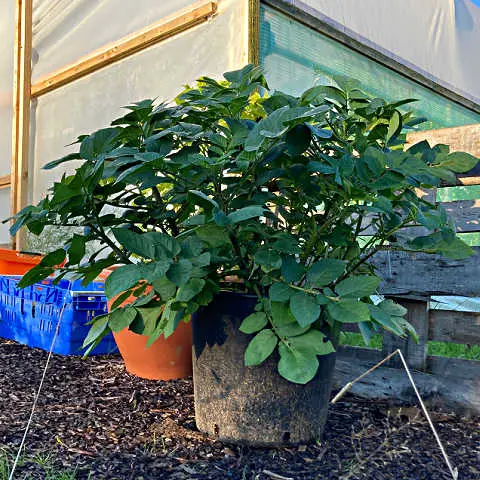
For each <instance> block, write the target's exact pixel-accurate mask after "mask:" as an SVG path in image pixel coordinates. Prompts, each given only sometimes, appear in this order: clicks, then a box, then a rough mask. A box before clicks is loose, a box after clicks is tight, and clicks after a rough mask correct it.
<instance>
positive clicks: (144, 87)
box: [30, 0, 247, 202]
mask: <svg viewBox="0 0 480 480" xmlns="http://www.w3.org/2000/svg"><path fill="white" fill-rule="evenodd" d="M100 3H102V2H100ZM159 3H163V2H159ZM246 5H247V2H246V1H238V0H231V1H220V2H219V9H218V13H217V15H216V16H215V17H214V18H213V19H211V20H209V21H208V22H206V23H203V24H201V25H199V26H197V27H194V28H193V29H190V30H188V31H185V32H183V33H180V34H178V35H175V36H174V37H171V38H170V39H168V40H165V41H163V42H161V43H159V44H157V45H154V46H152V47H150V48H148V49H146V50H144V51H142V52H139V53H137V54H135V55H133V56H131V57H129V58H126V59H124V60H122V61H120V62H117V63H115V64H113V65H110V66H108V67H106V68H103V69H101V70H99V71H97V72H95V73H93V74H91V75H88V76H86V77H84V78H81V79H79V80H77V81H75V82H73V83H71V84H69V85H66V86H64V87H62V88H59V89H58V90H55V91H52V92H50V93H47V94H46V95H43V96H41V97H39V98H38V99H37V100H36V101H35V102H33V103H32V119H33V121H32V123H33V136H32V141H33V142H34V152H33V155H32V158H31V166H30V171H31V172H35V174H34V175H33V178H32V177H30V181H31V188H30V192H31V198H30V201H34V202H37V201H39V200H40V199H41V198H42V197H43V196H44V195H45V193H46V191H47V189H48V188H49V187H50V186H51V185H52V183H53V181H54V180H56V179H58V178H59V177H60V176H61V174H62V168H56V169H54V170H48V171H47V170H42V167H43V165H45V163H47V162H49V161H51V160H54V159H56V158H59V157H61V156H63V155H66V154H67V153H69V152H70V151H72V150H73V149H75V148H77V147H76V146H73V147H67V148H65V145H67V144H70V143H71V142H72V141H74V140H75V139H76V138H77V137H78V135H80V134H85V133H90V132H92V131H93V130H95V129H98V128H103V127H105V126H108V125H109V123H110V121H112V120H113V119H114V118H115V117H117V116H120V115H121V114H122V109H121V107H122V105H128V104H130V103H132V102H136V101H138V100H142V99H145V98H158V101H159V102H160V101H164V100H165V101H171V100H172V99H173V98H174V97H175V96H176V95H177V94H178V93H179V92H180V91H181V89H182V86H183V85H184V84H186V83H189V82H193V81H194V80H195V79H196V78H198V77H199V76H202V75H210V76H214V77H216V78H221V75H222V73H223V72H225V71H227V70H233V69H236V68H241V67H242V66H243V65H244V64H245V63H246V62H247V48H246V45H247V42H246V39H247V33H246V27H247V22H246Z"/></svg>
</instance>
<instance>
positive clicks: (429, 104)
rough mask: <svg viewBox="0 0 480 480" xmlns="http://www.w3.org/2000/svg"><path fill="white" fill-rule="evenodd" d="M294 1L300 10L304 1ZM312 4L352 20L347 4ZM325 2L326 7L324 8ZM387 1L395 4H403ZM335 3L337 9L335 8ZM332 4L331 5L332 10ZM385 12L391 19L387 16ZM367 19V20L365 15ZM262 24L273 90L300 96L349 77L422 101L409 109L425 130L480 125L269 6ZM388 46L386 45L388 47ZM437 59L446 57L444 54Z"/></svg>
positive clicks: (371, 88) (380, 91) (470, 114)
mask: <svg viewBox="0 0 480 480" xmlns="http://www.w3.org/2000/svg"><path fill="white" fill-rule="evenodd" d="M279 3H289V2H279ZM293 3H295V5H297V6H298V5H299V3H300V2H293ZM310 3H311V4H315V5H316V6H317V7H319V8H320V7H322V8H324V10H323V11H322V12H324V11H327V12H328V13H330V14H332V15H335V16H336V17H337V19H339V20H342V21H343V22H347V20H348V18H350V17H345V18H343V17H342V18H340V17H341V13H339V12H341V11H343V10H342V9H341V8H340V5H343V6H344V9H345V3H346V2H342V1H340V2H315V1H314V0H311V1H310ZM324 3H325V5H323V4H324ZM337 3H338V4H337ZM357 3H362V4H363V3H369V2H366V1H365V2H363V1H361V2H357ZM357 3H355V5H357ZM370 3H371V2H370ZM379 3H381V2H379ZM388 3H389V4H390V3H391V4H392V5H394V4H396V3H398V2H388ZM406 3H408V2H406ZM426 3H430V2H426ZM440 3H442V2H440ZM320 4H322V5H320ZM333 4H336V5H337V6H336V7H335V8H333ZM327 5H331V6H332V10H331V11H330V10H329V9H328V8H327ZM349 5H351V2H349ZM365 7H366V6H365ZM305 8H307V7H305ZM352 8H353V10H354V11H356V10H357V7H352ZM312 13H315V12H312ZM317 13H318V15H319V16H321V15H323V13H322V14H321V13H320V12H317ZM383 14H384V15H386V16H387V14H386V13H385V12H383ZM362 15H363V14H361V13H360V12H357V15H356V16H360V17H361V16H362ZM410 15H411V13H410ZM363 16H364V17H365V15H363ZM411 16H412V17H414V16H415V15H411ZM388 18H389V17H388V16H387V17H386V19H387V20H388ZM372 21H373V20H372ZM377 21H378V18H377ZM347 23H348V22H347ZM387 23H388V21H387ZM260 25H261V35H260V58H261V63H262V65H263V66H264V67H265V70H266V75H267V79H268V80H269V83H270V86H271V87H273V88H276V89H278V90H283V91H286V92H288V93H294V94H297V93H299V92H301V91H303V90H304V89H306V88H309V87H311V86H313V85H314V84H331V83H332V82H334V77H335V76H336V75H340V76H347V77H350V78H354V79H357V80H359V81H360V84H361V88H362V89H363V90H364V91H366V92H367V93H368V94H370V95H372V96H375V97H381V98H386V99H387V100H398V99H404V98H414V99H417V100H418V102H417V103H415V104H413V107H410V106H409V109H412V110H414V112H415V113H416V114H417V115H418V116H422V117H426V118H427V119H428V120H429V121H428V122H425V123H424V124H422V127H421V128H423V129H432V128H442V127H454V126H459V125H466V124H472V123H478V122H480V115H479V114H478V113H476V112H474V111H472V110H470V109H468V108H465V107H464V106H462V105H459V104H458V103H455V102H453V101H451V100H449V99H448V98H445V97H444V96H441V95H439V94H438V93H435V92H434V91H433V90H431V89H429V88H426V87H423V86H421V85H420V84H419V83H416V82H414V81H413V80H411V79H409V78H407V76H405V75H402V74H400V73H398V72H395V71H393V70H391V69H390V68H388V67H387V66H385V65H383V64H382V63H380V62H377V61H375V60H374V59H372V58H369V57H368V56H366V55H364V54H362V53H361V52H359V51H357V50H355V49H353V48H350V47H349V46H346V45H344V44H342V43H340V42H339V41H337V40H335V39H333V38H331V37H329V36H327V35H325V34H322V33H321V32H319V31H317V30H315V29H314V28H311V27H310V26H307V25H305V24H303V23H301V22H299V21H298V20H297V19H296V18H293V17H292V16H291V15H288V14H286V13H282V12H281V11H279V10H278V9H275V8H271V7H270V6H268V5H264V6H262V9H261V23H260ZM383 27H385V25H383ZM338 28H341V26H339V27H338ZM385 28H386V27H385ZM418 28H420V27H418ZM414 31H415V30H414ZM418 41H420V39H418ZM387 43H388V42H386V41H385V42H384V44H387ZM418 45H419V46H418V47H417V46H415V47H412V45H410V49H411V50H424V46H420V45H423V44H418ZM390 46H392V45H390ZM438 55H439V56H440V57H441V54H438ZM475 62H477V60H476V59H475V61H472V63H475ZM432 68H433V66H432Z"/></svg>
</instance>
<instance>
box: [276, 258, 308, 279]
mask: <svg viewBox="0 0 480 480" xmlns="http://www.w3.org/2000/svg"><path fill="white" fill-rule="evenodd" d="M304 272H305V269H304V267H303V265H300V263H298V262H297V260H296V259H295V257H292V256H288V257H284V258H283V261H282V277H283V279H284V280H285V281H286V282H287V283H296V282H299V281H300V280H301V279H302V277H303V274H304Z"/></svg>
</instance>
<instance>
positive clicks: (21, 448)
mask: <svg viewBox="0 0 480 480" xmlns="http://www.w3.org/2000/svg"><path fill="white" fill-rule="evenodd" d="M65 306H66V302H65V301H64V302H63V305H62V308H61V309H60V315H59V317H58V322H57V326H56V327H55V332H54V334H53V339H52V343H51V345H50V350H49V352H48V357H47V362H46V364H45V368H44V369H43V374H42V378H41V380H40V385H39V386H38V390H37V393H36V395H35V397H34V400H33V405H32V411H31V412H30V417H29V419H28V422H27V426H26V427H25V432H24V433H23V438H22V441H21V442H20V447H19V448H18V452H17V456H16V457H15V461H14V462H13V465H12V471H11V472H10V475H9V477H8V480H13V474H14V473H15V469H16V468H17V465H18V461H19V459H20V455H21V453H22V450H23V446H24V445H25V440H26V439H27V435H28V431H29V429H30V425H31V424H32V420H33V414H34V413H35V409H36V408H37V402H38V398H39V397H40V392H41V391H42V387H43V382H44V380H45V376H46V374H47V370H48V365H49V364H50V359H51V358H52V352H53V347H54V346H55V341H56V340H57V336H58V331H59V330H60V322H61V320H62V317H63V312H64V310H65Z"/></svg>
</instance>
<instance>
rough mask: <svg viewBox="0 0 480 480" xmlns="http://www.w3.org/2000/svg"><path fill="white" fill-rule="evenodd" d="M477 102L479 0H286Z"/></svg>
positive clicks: (479, 96) (479, 88) (479, 95)
mask: <svg viewBox="0 0 480 480" xmlns="http://www.w3.org/2000/svg"><path fill="white" fill-rule="evenodd" d="M287 3H292V4H296V5H298V6H299V7H300V8H310V9H314V10H315V11H317V12H320V13H321V14H322V15H324V16H326V17H328V18H330V19H332V20H334V21H335V22H337V23H338V24H339V25H341V26H343V27H345V28H347V29H349V30H350V31H352V32H353V33H354V35H358V36H359V37H361V38H363V39H366V40H367V41H369V42H372V43H373V44H374V45H377V46H378V47H380V48H383V49H385V50H386V51H388V52H391V54H393V55H395V56H397V57H399V58H401V59H403V60H404V61H405V62H407V63H409V64H411V65H414V66H415V67H417V68H418V69H420V70H422V71H423V72H424V73H426V75H427V76H432V77H434V78H437V79H439V80H440V81H442V82H444V83H445V84H449V85H450V86H452V87H453V88H454V89H456V90H458V91H461V92H464V93H465V94H466V95H469V96H471V97H473V98H474V99H476V101H477V103H480V82H478V78H479V76H480V56H479V55H478V45H480V0H421V1H418V0H388V1H378V0H355V1H352V0H335V1H332V0H302V1H296V0H293V1H291V2H287Z"/></svg>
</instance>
